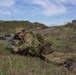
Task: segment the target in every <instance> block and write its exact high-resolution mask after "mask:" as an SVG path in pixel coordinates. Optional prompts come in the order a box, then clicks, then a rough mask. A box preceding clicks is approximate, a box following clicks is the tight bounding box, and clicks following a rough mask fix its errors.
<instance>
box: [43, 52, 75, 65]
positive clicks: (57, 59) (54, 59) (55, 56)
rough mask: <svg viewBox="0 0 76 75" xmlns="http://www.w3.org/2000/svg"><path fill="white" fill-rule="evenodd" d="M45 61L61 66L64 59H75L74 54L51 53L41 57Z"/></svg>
mask: <svg viewBox="0 0 76 75" xmlns="http://www.w3.org/2000/svg"><path fill="white" fill-rule="evenodd" d="M43 57H45V60H46V61H48V62H51V63H54V64H58V65H63V63H64V62H65V60H66V59H74V58H76V53H63V52H53V53H51V54H48V55H43Z"/></svg>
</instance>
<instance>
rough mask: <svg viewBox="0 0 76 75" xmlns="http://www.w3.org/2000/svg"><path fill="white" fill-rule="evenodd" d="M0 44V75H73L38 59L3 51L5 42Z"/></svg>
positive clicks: (65, 69)
mask: <svg viewBox="0 0 76 75" xmlns="http://www.w3.org/2000/svg"><path fill="white" fill-rule="evenodd" d="M54 41H55V40H54ZM56 43H61V42H59V41H58V42H56ZM0 44H1V45H0V75H75V74H74V73H71V71H69V70H68V69H67V68H65V67H63V66H59V65H55V64H53V63H48V62H46V61H42V60H41V59H40V58H38V57H31V56H25V55H23V56H22V55H18V54H17V55H14V54H12V53H11V52H10V51H9V50H8V49H7V50H6V49H5V45H4V44H5V41H0Z"/></svg>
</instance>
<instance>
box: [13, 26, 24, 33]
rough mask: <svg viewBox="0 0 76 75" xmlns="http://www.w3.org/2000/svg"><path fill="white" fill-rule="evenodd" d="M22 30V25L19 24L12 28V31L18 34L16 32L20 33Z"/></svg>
mask: <svg viewBox="0 0 76 75" xmlns="http://www.w3.org/2000/svg"><path fill="white" fill-rule="evenodd" d="M23 30H25V29H24V28H23V27H21V26H20V27H16V28H15V30H14V33H15V34H18V33H20V32H21V31H23Z"/></svg>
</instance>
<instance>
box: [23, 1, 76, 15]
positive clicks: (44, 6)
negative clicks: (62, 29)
mask: <svg viewBox="0 0 76 75" xmlns="http://www.w3.org/2000/svg"><path fill="white" fill-rule="evenodd" d="M23 2H25V3H28V4H32V5H38V6H39V7H36V8H39V9H40V10H41V13H42V14H43V15H45V16H53V15H59V14H65V13H67V11H68V10H67V6H65V4H72V5H76V0H23Z"/></svg>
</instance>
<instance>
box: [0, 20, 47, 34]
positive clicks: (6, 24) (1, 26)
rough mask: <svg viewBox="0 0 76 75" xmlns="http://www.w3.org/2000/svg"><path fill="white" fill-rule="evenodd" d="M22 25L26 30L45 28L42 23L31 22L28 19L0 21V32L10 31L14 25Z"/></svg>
mask: <svg viewBox="0 0 76 75" xmlns="http://www.w3.org/2000/svg"><path fill="white" fill-rule="evenodd" d="M17 26H22V27H24V28H25V29H26V30H32V29H43V28H47V26H45V25H44V24H41V23H38V22H34V23H31V22H30V21H2V20H1V21H0V32H7V33H9V32H12V31H13V30H14V29H15V27H17Z"/></svg>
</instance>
